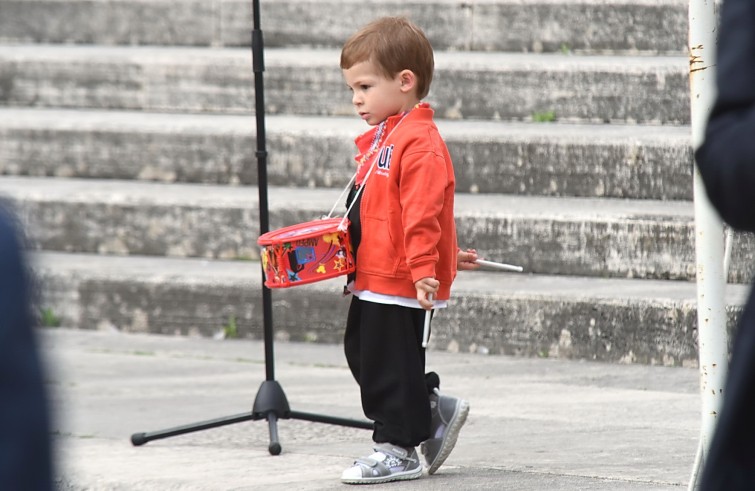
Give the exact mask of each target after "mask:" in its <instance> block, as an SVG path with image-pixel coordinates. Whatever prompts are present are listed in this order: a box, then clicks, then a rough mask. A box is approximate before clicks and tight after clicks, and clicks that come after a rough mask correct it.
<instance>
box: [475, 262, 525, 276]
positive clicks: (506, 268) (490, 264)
mask: <svg viewBox="0 0 755 491" xmlns="http://www.w3.org/2000/svg"><path fill="white" fill-rule="evenodd" d="M475 263H477V264H479V265H480V266H485V267H488V268H493V269H498V270H500V271H516V272H517V273H521V272H522V271H524V268H522V267H521V266H513V265H511V264H504V263H494V262H493V261H485V260H484V259H478V260H476V261H475Z"/></svg>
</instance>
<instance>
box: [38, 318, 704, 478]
mask: <svg viewBox="0 0 755 491" xmlns="http://www.w3.org/2000/svg"><path fill="white" fill-rule="evenodd" d="M41 340H42V345H43V347H44V349H43V352H44V355H45V356H46V359H47V360H48V365H49V375H48V379H49V381H50V383H49V389H50V391H51V395H52V400H53V406H54V408H55V415H56V423H55V429H56V433H55V444H56V448H57V455H58V456H59V478H58V480H59V481H60V482H61V487H60V489H64V490H71V491H73V490H76V491H78V490H92V489H103V490H104V489H107V490H123V491H125V490H129V491H131V490H135V489H139V490H144V491H153V490H154V491H164V490H166V489H171V490H181V491H187V490H192V491H210V490H213V491H214V490H229V489H235V490H261V489H265V490H280V491H283V490H310V491H311V490H332V489H339V488H343V486H342V485H341V484H340V483H339V481H338V478H339V477H340V474H341V471H342V470H343V469H344V468H345V467H347V466H349V465H350V464H351V462H352V461H353V460H354V458H355V457H358V456H361V455H364V454H366V453H369V448H370V447H369V445H370V433H369V431H365V430H361V429H352V428H342V427H336V426H330V425H325V424H318V423H308V422H304V421H300V420H293V419H284V420H280V421H279V423H278V428H279V434H280V440H281V445H282V447H283V453H282V454H281V455H279V456H276V457H273V456H270V455H269V454H268V452H267V445H268V442H269V436H268V426H267V424H266V422H264V421H257V422H247V423H241V424H235V425H231V426H226V427H223V428H216V429H212V430H205V431H202V432H197V433H192V434H189V435H183V436H179V437H173V438H167V439H163V440H158V441H153V442H150V443H148V444H146V445H145V446H143V447H133V446H131V444H130V443H129V437H130V435H131V434H132V433H136V432H143V431H156V430H161V429H166V428H170V427H174V426H178V425H183V424H189V423H195V422H199V421H205V420H208V419H213V418H219V417H223V416H229V415H234V414H239V413H244V412H247V411H250V410H251V406H252V402H253V400H254V397H255V392H256V390H257V388H258V387H259V385H260V383H261V382H262V381H263V380H264V366H263V361H264V358H263V352H264V350H263V346H262V343H260V342H258V341H247V340H241V341H213V340H208V339H196V338H186V337H175V336H157V335H134V334H122V333H113V332H91V331H89V332H84V331H75V330H64V329H61V330H45V331H43V332H42V333H41ZM275 348H276V349H275V355H276V357H275V361H276V364H275V368H276V371H275V374H276V379H277V380H278V381H279V382H280V384H281V386H282V387H283V389H284V391H285V392H286V395H287V398H288V401H289V404H290V405H291V408H292V409H294V410H297V411H304V412H313V413H320V414H327V415H335V416H340V417H346V418H356V419H359V418H361V417H362V413H361V410H360V404H359V395H358V391H357V387H356V384H355V383H354V382H353V380H352V378H351V375H350V373H349V371H348V368H346V365H345V361H344V357H343V352H342V348H341V346H334V345H327V346H326V345H312V344H300V343H277V344H276V347H275ZM428 363H429V368H430V369H433V370H436V371H438V372H439V373H440V375H441V378H442V383H441V388H442V389H443V390H444V391H445V392H447V393H449V394H453V395H457V396H461V397H464V398H466V399H468V400H469V401H470V406H471V411H470V414H469V418H468V420H467V424H466V425H465V426H464V428H463V430H462V431H461V435H460V438H459V441H458V444H457V446H456V448H455V450H454V452H453V453H452V454H451V456H450V457H449V459H448V460H447V461H446V464H444V466H443V467H442V468H441V469H440V470H439V471H438V472H437V473H436V474H435V475H433V476H427V475H425V476H423V477H422V478H421V479H419V480H418V481H412V482H408V483H393V484H391V485H390V489H392V490H393V489H396V490H409V489H411V490H422V491H427V490H439V489H460V490H491V491H492V490H500V489H514V490H545V489H548V490H556V491H574V490H581V491H591V490H595V491H598V490H600V491H651V490H652V491H671V490H679V489H684V488H686V486H687V482H688V480H689V476H690V473H691V470H692V465H693V461H694V457H695V449H696V448H697V440H698V434H699V427H700V417H701V416H700V407H701V402H700V395H699V381H698V380H699V376H698V371H697V370H695V369H689V368H664V367H651V366H641V365H617V364H603V363H592V362H579V361H564V360H551V359H531V358H519V357H509V356H484V355H471V354H459V353H457V354H451V353H444V352H441V351H436V350H430V351H429V353H428ZM302 469H306V470H307V471H306V472H302Z"/></svg>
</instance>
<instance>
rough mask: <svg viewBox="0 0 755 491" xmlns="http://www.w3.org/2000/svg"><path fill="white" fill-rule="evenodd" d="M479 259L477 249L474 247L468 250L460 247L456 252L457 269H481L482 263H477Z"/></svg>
mask: <svg viewBox="0 0 755 491" xmlns="http://www.w3.org/2000/svg"><path fill="white" fill-rule="evenodd" d="M477 259H479V258H478V257H477V251H476V250H474V249H467V250H466V251H462V250H461V249H459V252H458V253H457V254H456V269H458V270H473V269H480V265H479V264H477V263H476V262H475V261H477Z"/></svg>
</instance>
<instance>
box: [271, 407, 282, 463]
mask: <svg viewBox="0 0 755 491" xmlns="http://www.w3.org/2000/svg"><path fill="white" fill-rule="evenodd" d="M267 426H268V427H269V428H270V445H268V447H267V450H268V452H270V455H279V454H280V453H281V450H283V449H282V447H281V444H280V440H279V439H278V416H276V415H275V413H268V415H267Z"/></svg>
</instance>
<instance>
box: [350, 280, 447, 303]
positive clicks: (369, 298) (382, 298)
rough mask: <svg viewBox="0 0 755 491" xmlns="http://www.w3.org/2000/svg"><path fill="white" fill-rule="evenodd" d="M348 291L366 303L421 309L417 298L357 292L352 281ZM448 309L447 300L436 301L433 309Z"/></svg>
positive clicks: (366, 291)
mask: <svg viewBox="0 0 755 491" xmlns="http://www.w3.org/2000/svg"><path fill="white" fill-rule="evenodd" d="M348 289H349V291H350V292H351V293H352V295H354V296H355V297H357V298H358V299H359V300H363V301H365V302H373V303H382V304H386V305H401V306H402V307H410V308H413V309H421V308H422V306H421V305H420V304H419V300H417V299H416V298H409V297H399V296H397V295H383V294H382V293H375V292H372V291H370V290H357V289H356V288H354V282H353V281H351V282H349V284H348ZM446 307H448V302H447V301H446V300H434V301H433V309H444V308H446Z"/></svg>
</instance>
